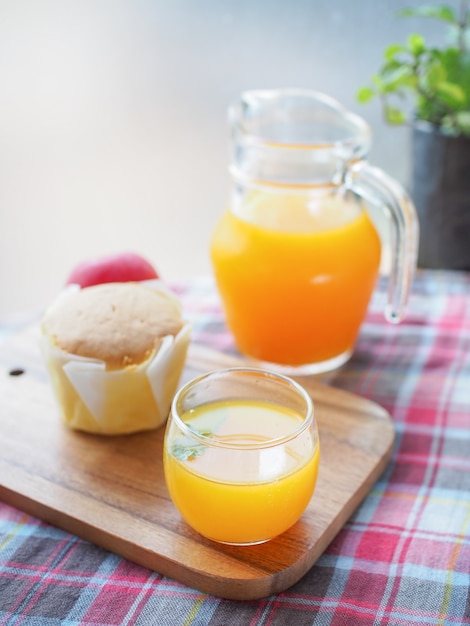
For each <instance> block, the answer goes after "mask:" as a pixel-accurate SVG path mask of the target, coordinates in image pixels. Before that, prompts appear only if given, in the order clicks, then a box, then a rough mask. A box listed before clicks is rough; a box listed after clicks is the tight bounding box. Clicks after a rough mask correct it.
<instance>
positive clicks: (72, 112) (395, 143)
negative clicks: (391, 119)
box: [0, 0, 442, 316]
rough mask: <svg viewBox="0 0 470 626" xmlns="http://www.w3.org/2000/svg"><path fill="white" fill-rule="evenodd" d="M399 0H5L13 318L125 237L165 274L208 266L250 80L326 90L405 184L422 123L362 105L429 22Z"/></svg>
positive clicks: (5, 289)
mask: <svg viewBox="0 0 470 626" xmlns="http://www.w3.org/2000/svg"><path fill="white" fill-rule="evenodd" d="M409 4H415V5H416V4H417V3H416V2H413V0H411V1H410V2H409V3H407V2H404V1H402V0H380V2H377V1H376V0H357V1H355V2H351V1H350V0H334V1H333V2H331V1H329V0H309V1H306V0H289V1H287V0H171V1H170V0H166V1H163V0H126V1H125V0H76V1H65V2H64V1H63V0H41V1H40V2H38V1H37V0H2V2H1V3H0V294H1V296H0V316H1V315H9V314H12V313H15V312H21V311H25V310H28V309H30V308H38V307H42V306H44V305H45V304H47V303H48V302H49V301H50V300H51V298H52V297H54V295H55V294H56V292H57V291H58V290H59V289H60V287H61V285H62V283H63V281H64V279H65V277H66V275H67V274H68V272H69V271H70V269H71V268H72V267H73V266H74V265H75V264H76V263H77V262H79V261H81V260H83V259H85V258H89V257H94V256H99V255H103V254H107V253H111V252H117V251H121V250H134V251H137V252H140V253H141V254H143V255H144V256H147V257H148V258H149V259H150V260H151V261H152V262H153V263H155V265H156V266H157V267H158V269H159V270H160V272H161V273H162V275H163V276H164V277H165V278H167V279H168V280H181V279H184V278H186V277H191V276H194V275H197V274H204V273H207V272H209V271H210V265H209V259H208V246H209V238H210V234H211V230H212V227H213V225H214V223H215V220H216V219H217V217H218V215H219V214H220V212H221V211H222V210H223V208H224V205H225V203H226V200H227V197H228V194H227V191H228V176H227V171H226V168H227V136H228V133H227V126H226V109H227V107H228V105H229V103H230V102H231V101H232V100H234V99H235V98H236V97H237V96H238V94H239V93H240V92H241V91H242V90H244V89H249V88H269V87H283V86H284V87H287V86H289V87H306V88H312V89H316V90H319V91H323V92H325V93H327V94H329V95H331V96H333V97H335V98H336V99H338V100H340V101H341V102H342V103H343V104H344V105H346V106H347V107H348V108H350V109H352V110H354V111H356V112H358V113H360V114H361V115H362V116H363V117H365V118H366V119H367V121H368V122H369V123H370V124H371V126H372V128H373V132H374V145H373V149H372V152H371V155H370V161H371V162H373V163H374V164H375V165H377V166H380V167H382V168H384V169H385V170H387V171H388V172H389V173H390V174H392V175H393V176H395V177H396V178H398V179H399V180H400V181H401V182H402V183H403V184H405V185H407V184H408V180H409V175H410V171H409V168H410V163H409V155H408V142H409V134H408V131H407V130H406V129H391V128H388V127H387V126H386V125H385V124H384V123H383V122H382V119H381V113H380V107H379V104H378V103H374V104H369V105H367V106H361V105H358V104H357V102H356V100H355V93H356V91H357V89H358V87H360V86H362V85H363V84H365V83H367V82H368V81H369V77H370V76H371V75H372V74H373V73H374V72H375V71H376V69H377V68H378V65H379V63H380V60H381V56H382V52H383V49H384V47H385V46H386V45H387V44H388V43H392V42H395V41H397V42H402V41H404V40H405V38H406V36H407V35H408V34H409V33H411V32H413V30H416V29H419V30H420V31H421V32H422V33H423V34H424V35H426V36H428V37H429V39H431V40H432V39H433V38H434V39H437V38H438V37H440V33H441V30H442V29H441V26H440V24H437V23H434V22H432V21H431V20H428V21H426V20H415V19H414V20H410V19H403V18H398V17H397V16H396V14H397V11H398V10H399V9H400V8H402V7H404V6H408V5H409Z"/></svg>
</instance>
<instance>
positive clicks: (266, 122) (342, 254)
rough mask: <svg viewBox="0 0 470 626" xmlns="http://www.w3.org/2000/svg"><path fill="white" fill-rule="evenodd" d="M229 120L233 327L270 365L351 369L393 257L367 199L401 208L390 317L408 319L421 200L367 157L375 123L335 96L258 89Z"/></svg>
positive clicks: (240, 343) (226, 278)
mask: <svg viewBox="0 0 470 626" xmlns="http://www.w3.org/2000/svg"><path fill="white" fill-rule="evenodd" d="M229 120H230V125H231V135H232V153H231V165H230V172H231V177H232V183H233V184H232V191H231V201H230V205H229V208H228V209H227V210H226V211H225V212H224V214H223V215H222V217H221V219H220V220H219V222H218V224H217V225H216V227H215V231H214V233H213V236H212V241H211V260H212V265H213V269H214V276H215V280H216V285H217V287H218V290H219V293H220V297H221V301H222V306H223V309H224V313H225V317H226V322H227V325H228V327H229V329H230V331H231V332H232V334H233V336H234V339H235V342H236V344H237V347H238V349H239V350H240V352H241V353H242V354H244V355H246V356H248V357H250V358H251V359H252V360H254V361H256V362H258V363H259V365H260V366H262V367H270V368H271V369H275V370H278V371H281V372H283V373H287V374H316V373H321V372H326V371H328V370H331V369H334V368H336V367H339V366H340V365H342V364H343V363H345V362H346V361H347V360H348V359H349V357H350V356H351V354H352V352H353V349H354V345H355V342H356V339H357V336H358V333H359V330H360V326H361V323H362V322H363V320H364V317H365V315H366V313H367V308H368V304H369V300H370V297H371V295H372V292H373V290H374V287H375V284H376V280H377V276H378V272H379V266H380V261H381V241H380V237H379V235H378V233H377V231H376V229H375V227H374V225H373V222H372V221H371V219H370V217H369V214H368V212H367V207H368V206H369V205H371V204H374V205H376V206H380V207H381V208H382V209H383V211H384V212H385V213H386V215H387V217H388V218H389V223H390V235H391V236H390V240H391V244H390V245H391V250H390V255H391V266H390V276H389V289H388V302H387V306H386V310H385V315H386V318H387V319H388V320H389V321H390V322H393V323H397V322H399V321H400V320H401V318H402V316H403V314H404V309H405V305H406V301H407V297H408V293H409V289H410V285H411V282H412V277H413V273H414V269H415V265H416V254H417V245H418V224H417V218H416V211H415V208H414V206H413V203H412V202H411V200H410V198H409V197H408V195H407V194H406V193H405V191H404V190H403V189H402V188H401V186H400V185H399V184H398V183H397V182H396V181H395V180H393V179H392V178H390V177H389V176H388V175H387V174H385V173H384V172H383V171H381V170H380V169H377V168H376V167H372V166H371V165H369V164H368V163H367V160H366V157H367V153H368V151H369V147H370V142H371V132H370V128H369V126H368V125H367V124H366V123H365V122H364V120H362V119H361V118H360V117H358V116H357V115H355V114H352V113H350V112H348V111H346V110H345V109H344V108H343V107H342V106H341V105H340V104H338V103H337V102H336V101H335V100H333V99H331V98H330V97H328V96H326V95H324V94H321V93H317V92H314V91H308V90H299V89H280V90H257V91H247V92H244V93H243V94H242V95H241V97H240V99H239V101H237V102H236V103H234V104H233V106H231V107H230V109H229Z"/></svg>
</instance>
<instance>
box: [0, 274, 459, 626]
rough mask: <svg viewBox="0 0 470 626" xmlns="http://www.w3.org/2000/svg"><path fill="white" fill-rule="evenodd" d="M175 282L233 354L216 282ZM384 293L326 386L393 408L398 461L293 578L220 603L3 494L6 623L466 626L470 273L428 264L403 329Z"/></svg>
mask: <svg viewBox="0 0 470 626" xmlns="http://www.w3.org/2000/svg"><path fill="white" fill-rule="evenodd" d="M175 289H176V290H177V292H178V294H179V296H180V297H181V299H182V302H183V306H184V309H185V312H186V314H187V316H188V317H190V318H191V320H192V321H193V323H194V332H193V340H194V341H195V342H199V343H202V344H204V345H206V346H210V347H212V348H215V349H218V350H223V351H227V352H236V350H235V347H234V345H233V341H232V338H231V336H230V334H229V333H228V332H227V330H226V327H225V325H224V321H223V317H222V314H221V309H220V304H219V300H218V297H217V294H216V292H215V290H214V286H213V283H212V280H211V279H209V278H201V279H200V280H195V281H192V282H190V283H187V284H180V285H175ZM384 293H385V286H384V285H380V287H379V289H378V291H377V294H376V296H375V297H374V300H373V302H372V303H371V307H370V311H369V314H368V317H367V320H366V322H365V324H364V326H363V328H362V331H361V336H360V338H359V341H358V344H357V348H356V351H355V353H354V356H353V357H352V359H351V360H350V362H349V363H348V364H347V365H346V366H344V367H343V368H342V369H341V370H339V371H337V372H335V373H334V374H333V375H329V376H328V379H327V381H328V383H329V384H331V385H333V386H336V387H340V388H342V389H346V390H348V391H351V392H353V393H355V394H358V395H361V396H364V397H368V398H370V399H372V400H374V401H375V402H377V403H379V404H381V405H382V406H384V407H385V408H386V409H387V410H388V411H389V412H390V414H391V415H392V417H393V419H394V422H395V426H396V431H397V439H396V445H395V449H394V453H393V458H392V460H391V462H390V464H389V465H388V467H387V469H386V471H385V472H384V474H383V476H382V477H381V478H380V480H379V481H378V482H377V483H376V484H375V485H374V486H373V488H372V489H371V491H370V493H369V494H368V496H367V497H366V499H365V500H364V501H363V503H362V504H361V506H360V507H359V508H358V509H357V511H356V512H355V514H354V515H353V516H352V518H351V519H350V520H349V521H348V523H347V524H346V525H345V527H344V528H343V529H342V530H341V531H340V533H339V534H338V535H337V537H336V538H335V540H334V541H333V542H332V543H331V545H330V546H329V547H328V549H327V550H326V551H325V553H324V554H323V556H322V557H321V558H320V559H319V560H318V562H317V563H316V564H315V566H314V567H313V568H312V569H311V570H310V571H309V572H308V573H307V574H306V575H305V576H304V577H303V578H302V579H301V580H300V581H299V582H298V583H297V584H296V585H294V586H293V587H291V588H290V589H288V590H287V591H285V592H284V593H281V594H278V595H275V596H272V597H269V598H266V599H263V600H259V601H251V602H231V601H225V600H221V599H219V598H215V597H212V596H208V595H205V594H203V593H200V592H198V591H196V590H193V589H188V588H187V587H185V586H183V585H181V584H179V583H177V582H175V581H172V580H170V579H168V578H165V577H163V576H161V575H159V574H158V573H155V572H151V571H148V570H146V569H144V568H142V567H139V566H137V565H135V564H132V563H130V562H128V561H125V560H123V559H121V558H119V557H118V556H116V555H114V554H111V553H109V552H106V551H105V550H102V549H100V548H98V547H96V546H93V545H91V544H89V543H87V542H85V541H82V540H80V539H79V538H77V537H74V536H72V535H69V534H68V533H65V532H63V531H61V530H58V529H57V528H54V527H52V526H49V525H47V524H45V523H43V522H41V521H40V520H37V519H35V518H32V517H30V516H28V515H26V514H24V513H22V512H21V511H18V510H16V509H14V508H12V507H10V506H7V505H6V504H2V503H1V502H0V626H3V625H7V624H8V625H9V624H21V625H23V626H29V625H31V626H33V625H34V626H36V625H41V626H53V625H54V626H55V625H58V624H63V625H66V626H67V625H70V626H72V625H78V624H84V625H85V624H86V625H90V626H92V625H103V626H105V625H122V624H133V625H149V626H150V625H151V626H155V625H157V626H159V625H162V626H166V625H170V626H173V625H174V626H178V625H181V626H183V625H185V626H196V625H197V626H207V625H211V626H227V625H240V626H268V625H269V626H281V625H287V624H289V625H291V624H292V625H293V626H294V625H295V626H304V625H305V626H306V625H316V624H318V625H319V626H323V625H327V624H328V625H329V626H345V625H351V626H373V625H378V624H386V625H396V626H399V625H400V626H409V625H413V624H436V625H437V624H439V625H448V626H450V625H453V626H454V625H456V624H470V591H469V590H470V274H467V273H458V272H434V271H421V272H419V273H418V276H417V279H416V281H415V284H414V287H413V294H412V297H411V302H410V307H409V313H408V316H407V318H406V319H405V321H404V323H403V324H401V325H400V326H392V325H388V324H387V323H386V322H385V321H384V318H383V314H382V308H383V302H384ZM3 330H4V331H5V330H8V329H5V328H4V329H3ZM0 348H1V346H0ZM0 496H1V476H0Z"/></svg>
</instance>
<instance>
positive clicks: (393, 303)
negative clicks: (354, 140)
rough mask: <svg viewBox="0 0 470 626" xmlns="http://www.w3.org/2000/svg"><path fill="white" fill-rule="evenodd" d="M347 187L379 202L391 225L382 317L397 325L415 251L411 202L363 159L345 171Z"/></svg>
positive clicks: (416, 229)
mask: <svg viewBox="0 0 470 626" xmlns="http://www.w3.org/2000/svg"><path fill="white" fill-rule="evenodd" d="M345 183H346V187H347V188H349V189H351V190H352V191H353V192H354V193H356V194H358V195H359V196H360V197H362V198H364V199H365V200H368V201H370V202H372V203H374V204H377V203H379V204H381V205H382V208H383V209H384V211H385V213H386V215H387V217H388V218H389V223H390V226H391V230H390V239H391V242H390V243H391V267H390V275H389V277H388V298H387V305H386V307H385V318H386V319H387V320H388V321H389V322H391V323H393V324H398V323H399V322H401V320H402V319H403V315H404V313H405V308H406V304H407V301H408V297H409V293H410V290H411V285H412V282H413V277H414V273H415V269H416V261H417V254H418V241H419V227H418V217H417V213H416V209H415V206H414V204H413V201H412V200H411V198H410V197H409V195H408V194H407V192H406V191H405V190H404V189H403V187H402V186H401V185H400V184H399V183H398V182H397V181H396V180H394V179H393V178H391V177H390V176H388V174H386V173H385V172H383V171H382V170H381V169H379V168H377V167H373V166H371V165H369V164H368V163H367V162H365V161H358V162H356V163H354V164H353V165H352V166H351V167H350V168H349V169H348V171H347V174H346V179H345Z"/></svg>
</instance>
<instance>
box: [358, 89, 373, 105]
mask: <svg viewBox="0 0 470 626" xmlns="http://www.w3.org/2000/svg"><path fill="white" fill-rule="evenodd" d="M374 96H375V92H374V90H373V89H371V88H370V87H362V88H361V89H359V91H358V92H357V94H356V98H357V101H358V102H360V103H361V104H365V103H366V102H370V101H371V100H372V98H373V97H374Z"/></svg>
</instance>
